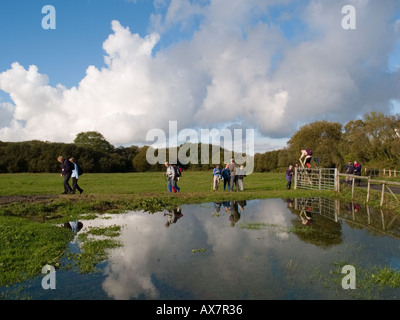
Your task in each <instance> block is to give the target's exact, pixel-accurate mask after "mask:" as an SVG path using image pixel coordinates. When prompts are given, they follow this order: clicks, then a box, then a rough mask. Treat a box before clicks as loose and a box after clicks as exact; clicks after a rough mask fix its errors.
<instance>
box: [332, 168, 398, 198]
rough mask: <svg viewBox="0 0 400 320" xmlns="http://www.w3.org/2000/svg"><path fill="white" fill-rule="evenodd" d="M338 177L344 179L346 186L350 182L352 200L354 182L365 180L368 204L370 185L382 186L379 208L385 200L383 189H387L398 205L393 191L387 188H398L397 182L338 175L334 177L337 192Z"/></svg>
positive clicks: (343, 174)
mask: <svg viewBox="0 0 400 320" xmlns="http://www.w3.org/2000/svg"><path fill="white" fill-rule="evenodd" d="M340 177H345V178H346V184H349V183H348V182H351V189H352V191H351V192H352V193H351V196H352V198H354V188H355V185H356V182H358V181H364V180H366V181H367V183H368V185H367V203H369V200H370V194H371V184H380V185H382V187H381V202H380V204H381V206H382V205H383V203H384V200H385V189H387V190H388V191H389V192H390V193H391V194H392V195H393V197H394V198H395V199H396V201H397V202H398V203H400V200H399V198H398V197H397V196H396V194H395V193H394V192H393V190H392V189H390V187H389V186H395V187H400V183H399V182H394V181H387V180H375V179H371V177H370V176H357V175H354V174H346V173H338V174H337V175H336V179H337V182H336V183H335V186H336V191H337V192H340Z"/></svg>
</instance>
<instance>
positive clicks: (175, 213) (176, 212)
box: [164, 207, 183, 228]
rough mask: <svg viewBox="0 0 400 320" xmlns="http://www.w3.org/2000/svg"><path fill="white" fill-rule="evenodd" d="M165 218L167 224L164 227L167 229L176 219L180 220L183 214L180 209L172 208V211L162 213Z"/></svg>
mask: <svg viewBox="0 0 400 320" xmlns="http://www.w3.org/2000/svg"><path fill="white" fill-rule="evenodd" d="M165 216H167V222H166V223H165V226H166V227H167V228H168V227H169V226H170V225H171V224H172V223H176V222H177V221H178V219H180V218H182V216H183V214H182V211H181V208H180V207H177V208H174V209H172V210H168V212H167V213H164V217H165Z"/></svg>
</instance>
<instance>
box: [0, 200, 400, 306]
mask: <svg viewBox="0 0 400 320" xmlns="http://www.w3.org/2000/svg"><path fill="white" fill-rule="evenodd" d="M82 223H83V228H82V229H81V230H80V231H79V232H78V233H81V232H85V230H87V228H89V227H93V226H97V227H98V226H112V225H120V226H122V229H121V234H120V236H119V240H120V241H121V242H122V243H123V246H122V247H120V248H117V249H113V250H112V251H110V254H109V258H108V260H107V261H105V262H103V263H101V264H100V266H99V267H100V272H98V273H94V274H79V273H77V272H75V271H72V270H62V269H57V271H56V289H54V290H51V289H48V290H44V289H43V288H42V285H41V280H42V278H41V277H40V276H39V278H37V279H32V280H31V281H27V282H25V283H23V284H19V285H18V286H17V287H11V288H7V289H5V288H0V291H2V292H5V293H6V297H7V299H25V298H31V299H37V300H39V299H40V300H45V299H75V300H76V299H118V300H121V299H131V300H136V299H140V300H143V299H144V300H158V299H163V300H178V299H179V300H185V299H190V300H271V299H273V300H297V299H319V300H321V299H391V300H394V299H399V298H400V287H391V286H390V285H384V286H383V287H380V286H378V285H376V284H373V285H371V284H370V282H365V280H364V278H365V275H369V277H370V276H371V274H373V273H377V272H378V271H379V270H381V269H382V268H388V269H389V270H393V271H395V272H399V271H400V250H399V249H400V217H399V216H397V215H394V214H390V213H387V212H382V211H381V210H377V209H374V210H373V209H372V208H365V207H361V206H359V205H358V204H356V203H341V202H339V201H335V200H330V199H323V198H311V199H266V200H251V201H247V202H246V201H234V202H226V203H206V204H202V205H182V206H181V207H179V208H176V209H175V210H174V211H168V210H165V211H162V212H156V213H153V214H152V213H148V212H142V211H140V212H128V213H125V214H117V215H116V214H113V215H102V216H99V217H98V218H97V219H94V220H82ZM70 247H71V248H70V249H71V250H79V241H78V239H77V238H76V239H75V240H74V241H73V242H71V244H70ZM345 265H347V266H353V267H354V270H355V273H354V274H353V275H354V276H355V277H353V278H351V279H350V280H351V281H353V283H354V282H355V285H356V287H355V289H351V288H349V287H348V286H347V288H344V286H343V279H344V278H345V277H346V276H347V275H348V274H347V273H342V271H343V269H342V268H343V266H345ZM350 280H349V281H350ZM346 281H347V280H346ZM349 281H347V282H346V283H351V281H350V282H349ZM13 290H14V291H13Z"/></svg>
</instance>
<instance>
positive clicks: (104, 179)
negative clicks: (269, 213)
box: [0, 171, 332, 203]
mask: <svg viewBox="0 0 400 320" xmlns="http://www.w3.org/2000/svg"><path fill="white" fill-rule="evenodd" d="M0 185H1V189H0V196H1V197H2V198H3V203H4V200H6V199H7V198H8V197H12V196H47V197H53V198H55V199H58V200H59V201H61V200H63V201H65V202H70V201H73V202H74V203H76V202H88V201H94V200H103V201H106V200H107V201H122V200H124V201H135V200H136V201H139V200H145V199H150V198H157V199H163V200H164V201H167V202H172V203H200V202H212V201H216V200H224V199H235V200H237V198H238V197H239V198H240V199H243V200H245V199H246V200H247V199H257V198H259V199H265V198H276V197H282V198H286V197H304V196H310V195H315V194H316V193H317V194H323V195H327V196H328V195H330V196H331V195H332V194H331V193H329V192H316V191H305V190H293V188H292V190H286V180H285V175H284V173H253V174H251V175H249V176H247V177H245V179H244V185H245V190H244V191H239V192H228V191H223V187H222V185H221V186H220V188H219V190H218V191H215V192H214V191H212V174H211V172H190V171H185V172H184V173H183V175H182V177H181V179H180V181H179V183H178V185H179V187H180V188H181V192H180V193H179V194H170V193H168V192H167V183H166V180H165V177H164V176H163V174H162V173H161V172H148V173H113V174H106V173H98V174H95V173H87V174H84V175H82V176H81V177H80V179H79V185H80V187H81V188H82V189H83V190H84V192H83V194H75V195H61V193H62V192H63V191H64V190H63V181H62V178H61V177H60V176H59V175H58V174H48V173H40V174H31V173H24V174H1V175H0ZM38 199H39V198H38ZM47 201H48V200H47Z"/></svg>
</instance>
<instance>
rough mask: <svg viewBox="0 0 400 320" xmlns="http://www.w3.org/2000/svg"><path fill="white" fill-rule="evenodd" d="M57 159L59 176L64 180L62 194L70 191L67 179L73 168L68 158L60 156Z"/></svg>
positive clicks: (69, 177)
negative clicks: (59, 170)
mask: <svg viewBox="0 0 400 320" xmlns="http://www.w3.org/2000/svg"><path fill="white" fill-rule="evenodd" d="M57 161H58V162H59V163H61V175H60V176H61V177H62V178H63V181H64V192H63V193H62V194H67V193H71V192H72V188H71V186H70V185H69V179H71V175H72V170H74V164H73V163H72V162H71V161H69V160H68V159H64V158H63V157H62V156H59V157H58V158H57Z"/></svg>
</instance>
